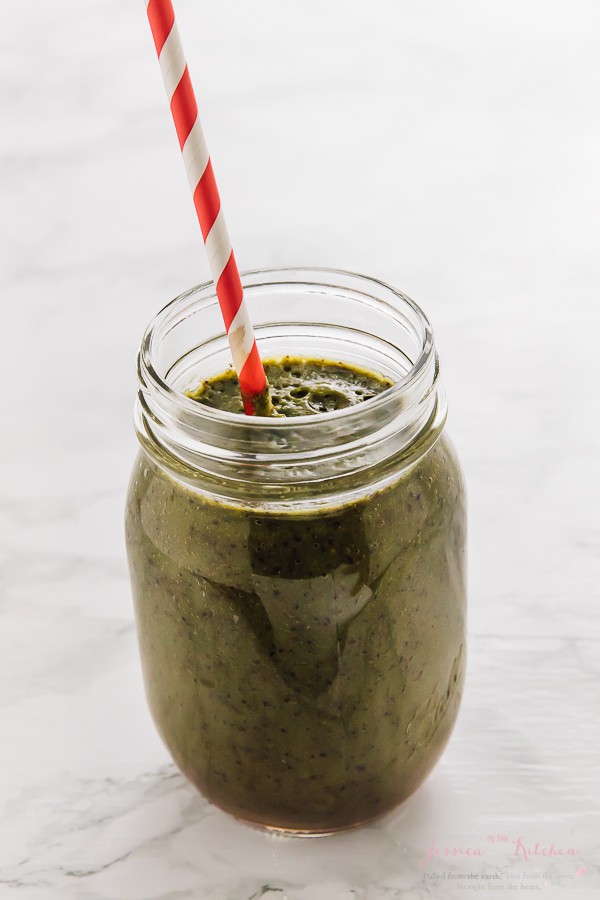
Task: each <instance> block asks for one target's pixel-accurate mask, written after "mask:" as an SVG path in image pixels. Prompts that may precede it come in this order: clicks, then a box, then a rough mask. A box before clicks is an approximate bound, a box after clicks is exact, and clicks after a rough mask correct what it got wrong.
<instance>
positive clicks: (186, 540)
mask: <svg viewBox="0 0 600 900" xmlns="http://www.w3.org/2000/svg"><path fill="white" fill-rule="evenodd" d="M242 282H243V285H244V293H245V297H246V301H247V303H248V304H249V309H250V315H251V318H252V320H253V322H254V326H255V332H256V338H257V342H258V347H259V350H260V353H261V356H262V358H263V359H271V358H274V359H278V358H282V357H290V358H292V359H294V358H302V359H321V360H322V359H326V360H335V361H336V362H338V363H343V364H347V365H349V366H353V367H360V368H362V369H365V370H368V371H370V372H373V373H376V374H378V375H381V376H384V377H385V378H387V379H389V380H390V381H392V382H393V386H392V387H390V388H388V389H386V390H384V391H383V392H382V393H380V394H378V395H377V396H375V397H372V398H371V399H367V400H365V401H364V402H362V403H359V404H358V405H355V406H351V407H348V408H345V409H338V410H334V411H331V412H325V413H319V414H316V415H312V416H309V415H302V416H299V417H296V418H287V419H286V418H260V417H248V416H241V415H235V414H234V413H231V412H226V411H222V410H219V409H214V408H209V407H208V406H203V405H201V404H200V403H198V402H197V401H195V400H194V399H191V398H190V397H189V396H187V395H186V391H188V390H190V389H192V390H193V389H194V388H195V387H196V386H197V385H198V384H199V383H200V382H201V381H202V380H203V379H206V378H209V377H211V376H215V375H217V374H219V373H221V372H223V371H225V370H226V369H227V368H228V367H229V366H230V355H229V349H228V344H227V338H226V336H225V334H224V330H223V324H222V319H221V313H220V310H219V305H218V301H217V298H216V294H215V290H214V285H213V284H212V283H211V284H205V285H202V286H200V287H196V288H193V289H192V290H189V291H187V292H186V293H184V294H182V295H181V296H179V297H177V298H176V299H175V300H173V301H172V302H171V303H169V304H168V305H167V306H165V308H164V309H163V310H162V311H161V312H159V313H158V315H157V316H156V317H155V318H154V319H153V320H152V322H151V323H150V325H149V327H148V329H147V331H146V333H145V335H144V338H143V341H142V344H141V348H140V352H139V356H138V373H139V391H138V396H137V404H136V409H135V424H136V430H137V434H138V437H139V440H140V444H141V449H140V452H139V455H138V457H137V459H136V461H135V465H134V469H133V475H132V478H131V484H130V488H129V494H128V500H127V512H126V531H127V548H128V556H129V565H130V572H131V583H132V588H133V597H134V603H135V613H136V621H137V630H138V637H139V646H140V654H141V661H142V667H143V673H144V680H145V687H146V693H147V697H148V703H149V706H150V710H151V712H152V716H153V718H154V721H155V723H156V727H157V729H158V731H159V733H160V735H161V737H162V739H163V741H164V743H165V744H166V746H167V748H168V750H169V752H170V754H171V755H172V757H173V759H174V761H175V763H176V764H177V766H178V767H179V769H180V770H181V771H182V772H183V773H184V775H186V776H187V778H188V779H189V780H190V781H191V782H192V783H193V784H194V785H196V787H197V788H198V789H199V790H200V791H201V792H202V794H203V795H204V796H205V797H206V798H208V800H210V801H211V802H212V803H214V804H216V805H217V806H219V807H220V808H221V809H223V810H225V811H226V812H228V813H231V814H232V815H234V816H236V817H237V818H238V819H241V820H244V821H247V822H249V823H253V824H255V825H261V826H264V827H267V828H272V829H279V830H282V831H287V832H295V833H306V834H311V833H314V834H319V833H321V834H322V833H329V832H334V831H337V830H340V829H344V828H349V827H352V826H356V825H359V824H361V823H363V822H367V821H369V820H371V819H373V818H375V817H377V816H379V815H381V814H383V813H386V812H388V811H389V810H391V809H393V808H394V807H395V806H397V804H399V803H401V802H402V801H403V800H405V799H406V798H407V797H408V796H409V795H410V794H411V793H412V792H413V791H414V790H415V789H416V788H417V787H419V785H420V784H421V783H422V782H423V780H424V778H425V777H426V776H427V774H428V773H429V772H430V771H431V769H432V767H433V766H434V765H435V763H436V761H437V759H438V758H439V756H440V754H441V753H442V751H443V749H444V746H445V745H446V742H447V741H448V738H449V736H450V732H451V730H452V727H453V725H454V721H455V719H456V715H457V711H458V707H459V703H460V699H461V693H462V688H463V679H464V668H465V601H466V594H465V498H464V488H463V479H462V476H461V471H460V467H459V463H458V461H457V458H456V455H455V452H454V450H453V448H452V445H451V444H450V442H449V440H448V438H447V436H446V434H445V431H444V425H445V421H446V401H445V395H444V391H443V389H442V385H441V382H440V374H439V366H438V358H437V354H436V350H435V346H434V341H433V335H432V331H431V327H430V325H429V322H428V320H427V318H426V316H425V314H424V313H423V312H422V310H421V309H420V308H419V307H418V306H417V305H416V304H415V303H413V301H412V300H410V299H409V298H408V297H407V296H405V295H404V294H402V293H401V292H400V291H397V290H395V289H394V288H392V287H390V286H389V285H387V284H384V283H382V282H380V281H377V280H375V279H372V278H366V277H363V276H360V275H355V274H351V273H347V272H341V271H334V270H326V269H325V270H315V269H282V270H267V271H255V272H250V273H247V274H246V275H244V276H243V277H242Z"/></svg>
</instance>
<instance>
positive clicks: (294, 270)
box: [138, 266, 435, 434]
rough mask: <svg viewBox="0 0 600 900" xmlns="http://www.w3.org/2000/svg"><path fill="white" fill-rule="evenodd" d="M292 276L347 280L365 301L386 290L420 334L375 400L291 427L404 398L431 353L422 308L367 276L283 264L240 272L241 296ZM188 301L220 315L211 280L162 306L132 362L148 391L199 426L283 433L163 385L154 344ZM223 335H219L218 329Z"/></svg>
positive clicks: (281, 423)
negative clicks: (405, 364) (400, 370)
mask: <svg viewBox="0 0 600 900" xmlns="http://www.w3.org/2000/svg"><path fill="white" fill-rule="evenodd" d="M298 276H300V277H301V278H302V279H303V283H305V284H306V285H307V286H309V285H311V284H313V285H314V286H318V287H322V288H331V289H334V290H335V289H336V288H338V287H339V283H340V280H342V279H343V280H346V279H351V280H352V281H353V282H356V283H358V284H360V285H361V286H362V287H363V289H364V292H361V293H363V296H364V297H365V298H367V297H370V298H371V299H372V300H373V299H375V298H374V297H372V294H373V290H374V289H375V290H380V291H381V290H383V291H385V292H390V293H391V294H392V295H393V296H395V297H397V298H398V300H399V301H400V302H401V303H402V304H404V305H405V306H407V307H410V308H411V310H412V311H413V313H414V316H415V319H416V320H417V321H418V322H419V324H420V326H421V329H422V331H421V335H420V338H421V347H420V350H419V354H418V357H417V358H416V360H415V361H414V362H413V363H412V365H411V367H410V368H409V370H408V371H407V372H406V374H405V375H403V376H402V377H401V378H400V379H398V380H396V381H394V383H393V384H392V386H391V387H389V388H386V389H385V390H384V391H382V392H381V393H379V394H377V395H376V396H375V397H371V398H369V399H368V400H364V401H362V402H361V403H360V404H358V405H357V406H350V407H345V408H343V409H336V410H330V411H328V412H315V413H314V414H310V415H304V416H294V427H295V428H304V427H308V428H314V427H315V426H317V424H318V423H320V422H322V421H323V420H324V419H327V420H330V419H333V420H340V421H343V420H347V419H352V418H354V417H356V416H357V415H358V416H360V417H364V415H365V413H366V412H367V411H369V410H373V409H377V408H378V407H381V406H384V405H385V404H387V403H389V402H390V400H391V399H397V398H399V397H401V396H402V395H406V394H407V392H408V391H409V390H410V388H411V387H412V386H413V385H414V384H415V383H417V382H418V381H419V378H420V376H421V375H422V373H423V371H424V370H425V369H426V368H427V364H428V362H430V361H431V357H432V354H434V352H435V351H434V343H433V332H432V329H431V325H430V322H429V319H428V317H427V316H426V314H425V313H424V312H423V310H422V309H421V308H420V307H419V306H418V305H417V304H416V303H415V302H414V301H413V300H411V298H410V297H408V296H407V295H406V294H404V293H402V292H401V291H399V290H397V289H396V288H394V287H392V286H391V285H390V284H387V283H386V282H384V281H380V280H378V279H376V278H372V277H370V276H366V275H361V274H359V273H356V272H350V271H347V270H344V269H335V268H321V267H310V266H303V267H293V266H289V267H283V268H268V269H251V270H248V271H245V272H242V273H240V277H241V279H242V284H243V286H244V291H245V292H247V291H248V289H249V288H250V289H251V288H260V287H262V286H263V285H265V284H269V285H271V284H276V283H277V282H276V281H273V280H272V279H273V277H275V278H276V279H281V282H282V283H289V282H288V281H287V279H288V278H290V277H292V278H293V279H294V280H296V279H297V277H298ZM298 283H300V282H298ZM193 297H201V298H202V299H201V303H202V305H203V306H205V307H206V308H209V307H212V308H214V310H216V311H217V312H220V310H219V302H218V298H217V294H216V290H215V285H214V282H212V281H207V282H203V283H202V284H199V285H196V286H195V287H192V288H190V289H189V290H187V291H184V293H182V294H179V295H178V296H177V297H175V298H174V299H173V300H171V301H170V302H169V303H167V304H166V305H165V306H164V307H163V308H162V309H161V310H160V311H159V312H158V313H157V314H156V315H155V317H154V318H153V319H152V321H151V322H150V324H149V325H148V328H147V329H146V331H145V333H144V336H143V338H142V343H141V347H140V353H139V359H138V368H139V370H140V375H142V374H143V376H144V380H147V381H149V382H151V383H152V385H153V387H154V389H155V390H156V391H158V392H159V393H160V394H161V395H162V396H163V397H164V399H165V400H166V401H167V402H169V403H177V404H180V405H181V406H182V408H184V409H186V410H187V411H188V412H189V413H190V414H192V415H194V416H196V417H198V418H199V422H200V420H201V419H206V420H207V421H213V422H221V423H223V424H227V425H229V426H230V427H232V428H236V427H237V426H241V425H242V424H243V427H244V428H246V427H247V426H248V424H249V423H250V424H251V427H252V428H253V429H256V430H257V431H260V430H261V429H263V430H264V429H267V430H268V431H269V433H271V434H272V433H273V431H275V432H277V431H285V429H286V428H288V427H289V424H290V421H289V419H286V418H270V417H266V416H250V417H248V416H245V417H244V418H243V419H241V417H240V415H239V414H238V413H232V412H230V411H228V410H221V409H216V408H214V407H209V406H205V405H203V404H201V403H198V401H197V400H193V399H192V398H191V397H188V396H187V395H186V394H185V393H184V392H182V391H179V390H176V389H175V388H173V387H172V386H171V385H170V384H169V382H168V381H167V379H166V376H165V375H162V374H161V372H160V370H159V366H158V365H157V364H156V352H157V345H158V343H159V342H160V340H161V338H162V337H163V334H164V331H165V329H168V327H169V324H170V321H171V320H172V319H173V318H176V317H177V315H178V313H179V312H180V311H181V307H182V306H183V305H184V304H185V302H186V301H187V300H188V299H189V298H193ZM376 302H377V303H378V304H379V305H386V306H388V308H389V314H390V316H391V317H395V316H397V312H396V311H395V310H394V308H393V307H392V306H391V305H389V304H387V303H386V301H385V300H382V299H377V301H376ZM255 330H256V337H257V343H258V344H259V347H260V339H261V327H260V325H259V326H256V325H255ZM223 337H225V331H224V330H223ZM212 374H213V375H218V374H220V372H218V371H215V372H213V373H212Z"/></svg>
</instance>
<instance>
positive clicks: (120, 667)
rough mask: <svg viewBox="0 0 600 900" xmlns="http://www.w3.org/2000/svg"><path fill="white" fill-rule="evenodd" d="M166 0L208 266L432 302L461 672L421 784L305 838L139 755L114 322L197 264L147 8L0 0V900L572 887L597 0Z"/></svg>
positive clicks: (584, 823) (326, 897) (578, 829)
mask: <svg viewBox="0 0 600 900" xmlns="http://www.w3.org/2000/svg"><path fill="white" fill-rule="evenodd" d="M177 12H178V15H179V19H180V27H181V31H182V34H183V36H184V42H185V45H186V50H187V55H188V58H189V63H190V69H191V72H192V76H193V79H194V82H195V84H196V88H197V91H198V94H199V99H200V107H201V114H202V119H203V122H204V127H205V130H206V133H207V137H208V140H209V145H210V147H211V150H212V155H213V158H214V161H215V163H214V164H215V170H216V174H217V178H218V180H219V184H220V187H221V193H222V197H223V204H224V209H225V212H226V216H227V220H228V224H229V230H230V233H231V236H232V240H233V243H234V247H235V249H236V255H237V258H238V261H239V263H240V266H241V267H242V268H255V267H261V266H272V265H294V264H300V265H326V266H336V267H340V268H347V269H352V270H355V271H360V272H364V273H365V274H370V275H376V276H378V277H380V278H382V279H384V280H387V281H389V282H391V283H393V284H395V285H397V286H398V287H400V288H402V289H403V290H405V291H406V292H407V293H408V294H409V295H411V296H412V297H414V299H415V300H417V302H419V303H420V304H421V305H422V306H423V307H424V308H425V309H426V310H427V312H428V313H429V315H430V317H431V319H432V321H433V324H434V328H435V331H436V336H437V341H438V346H439V349H440V353H441V358H442V364H443V371H444V377H445V382H446V387H447V390H448V395H449V399H450V422H449V430H450V432H451V434H452V437H453V439H454V442H455V444H456V445H457V447H458V450H459V452H460V455H461V458H462V461H463V464H464V469H465V472H466V476H467V481H468V487H469V500H470V629H469V632H470V634H469V636H470V656H469V666H468V676H467V677H468V681H467V689H466V693H465V696H464V701H463V706H462V710H461V713H460V717H459V721H458V725H457V727H456V730H455V733H454V736H453V739H452V741H451V743H450V746H449V747H448V749H447V751H446V753H445V755H444V757H443V759H442V761H441V762H440V764H439V765H438V767H437V769H436V770H435V772H434V774H433V775H432V776H431V777H430V778H429V780H428V781H427V783H426V784H425V785H424V786H423V787H422V788H421V789H420V790H419V791H418V792H417V793H416V794H415V795H414V796H413V797H412V798H411V799H410V800H409V801H408V802H407V803H406V804H405V805H404V806H403V807H402V808H400V809H399V810H398V812H397V813H395V814H394V815H392V816H390V817H388V818H386V819H385V820H383V821H380V822H378V823H376V824H374V825H371V826H369V827H365V828H363V829H361V830H359V831H356V832H353V833H349V834H346V835H342V836H338V837H335V838H326V839H322V840H312V841H310V840H309V841H307V840H294V839H288V838H277V837H272V836H269V835H266V834H263V833H261V832H259V831H255V830H252V829H250V828H247V827H245V826H243V825H240V824H238V823H236V822H235V821H233V820H232V819H230V818H228V817H227V816H226V815H224V814H223V813H221V812H219V811H217V810H216V809H214V808H213V807H211V806H210V805H208V804H207V803H206V802H205V801H204V800H203V799H202V798H201V797H200V796H199V795H198V794H197V793H196V792H195V791H194V790H193V789H192V788H191V787H190V786H189V785H188V784H187V783H186V782H185V781H184V779H183V778H182V776H180V775H179V774H178V772H177V771H176V769H175V768H174V766H173V765H172V763H171V762H170V760H169V757H168V755H167V752H166V751H165V749H164V748H163V746H162V744H161V743H160V741H159V739H158V737H157V735H156V733H155V731H154V728H153V725H152V723H151V721H150V717H149V714H148V712H147V709H146V703H145V699H144V694H143V687H142V681H141V673H140V667H139V662H138V654H137V646H136V637H135V631H134V624H133V617H132V607H131V601H130V593H129V583H128V574H127V569H126V562H125V553H124V544H123V527H122V510H123V501H124V493H125V489H126V485H127V480H128V473H129V468H130V465H131V462H132V460H133V456H134V453H135V449H136V441H135V437H134V434H133V428H132V405H133V398H134V392H135V388H136V382H135V368H134V358H135V353H136V350H137V345H138V342H139V339H140V337H141V334H142V331H143V329H144V328H145V325H146V323H147V322H148V320H149V319H150V318H151V317H152V315H153V314H154V313H155V312H156V311H157V310H158V308H159V307H160V306H162V305H163V304H164V303H165V302H166V301H167V300H169V299H171V298H172V297H174V296H175V295H176V294H178V293H179V292H181V291H182V290H184V289H185V288H187V287H189V286H191V285H192V284H195V283H198V282H200V281H204V280H206V279H207V278H208V267H207V263H206V260H205V258H204V254H203V249H202V246H201V242H200V239H199V232H198V229H197V223H196V221H195V217H194V211H193V208H192V204H191V202H190V199H189V196H188V190H187V184H186V182H185V175H184V172H183V168H182V165H181V161H180V158H179V148H178V146H177V142H176V139H175V136H174V133H173V128H172V124H171V122H170V119H169V114H168V109H167V107H166V104H165V99H164V93H163V87H162V83H161V79H160V73H159V70H158V66H157V63H156V59H155V55H154V48H153V46H152V42H151V38H150V33H149V29H148V25H147V22H146V19H145V11H144V4H143V3H141V0H137V2H127V3H123V2H122V0H119V2H117V0H102V2H100V0H86V3H80V2H76V0H53V2H52V3H51V4H50V3H46V2H42V0H29V2H27V3H22V4H11V9H10V12H9V13H8V11H7V14H6V15H5V17H4V21H3V27H2V29H1V31H0V45H1V50H2V52H1V53H0V98H1V99H0V104H1V106H0V110H1V122H2V127H1V128H0V190H1V196H2V202H1V204H0V229H1V234H2V251H1V255H0V284H1V288H2V317H3V321H2V327H1V328H0V365H1V371H2V390H1V392H0V410H1V420H2V440H1V441H0V562H1V566H0V734H1V740H0V897H1V898H2V900H4V898H7V900H10V898H13V897H14V898H15V900H54V898H59V897H60V898H76V900H183V898H206V900H258V898H263V900H400V898H401V900H424V898H444V900H446V898H449V900H453V898H458V897H465V896H471V895H474V894H476V893H481V894H482V895H486V896H487V895H488V894H490V893H494V894H495V895H497V896H499V897H501V898H505V897H506V898H508V897H513V896H514V897H516V896H519V897H520V896H527V895H529V894H533V895H534V896H541V897H543V898H546V897H547V898H559V900H570V898H571V897H573V898H583V900H588V898H590V900H591V898H594V897H598V896H600V784H599V782H600V779H599V776H598V768H599V766H598V763H599V762H600V749H599V747H600V715H599V713H600V617H599V614H598V610H599V601H600V589H599V585H600V515H599V510H600V479H599V478H598V454H599V452H600V427H599V416H598V410H599V401H600V379H599V378H598V362H597V360H598V334H599V333H600V292H599V288H600V262H599V257H598V236H599V222H600V178H599V174H598V173H599V168H598V159H599V157H600V119H599V112H598V111H599V109H600V55H599V54H598V37H599V34H600V7H599V5H598V3H597V2H595V0H573V2H566V0H562V2H559V0H528V2H526V3H523V2H522V0H503V2H496V0H491V2H487V3H478V2H475V0H455V2H454V3H451V4H450V3H444V2H442V0H425V2H422V3H418V4H417V3H413V4H409V3H403V2H401V3H397V2H393V0H374V2H372V3H370V4H368V5H366V6H365V5H363V4H351V3H323V2H316V0H304V2H303V3H280V2H276V0H258V2H256V3H253V4H241V3H240V4H230V3H216V2H213V3H202V4H200V3H197V2H192V0H179V2H178V3H177ZM519 842H520V843H519ZM536 845H537V852H536ZM551 846H553V847H554V850H555V854H554V855H549V854H550V847H551ZM432 848H435V849H437V850H438V851H439V854H440V855H438V856H433V858H430V857H431V850H432ZM521 848H529V849H528V850H526V851H524V850H523V849H521ZM446 849H448V851H449V853H450V854H451V855H449V856H447V855H444V852H445V850H446ZM455 850H456V853H454V851H455ZM559 850H562V851H564V852H563V853H562V854H559V853H558V851H559ZM569 850H571V851H572V852H571V853H569V852H567V851H569ZM542 851H545V853H543V852H542Z"/></svg>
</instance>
